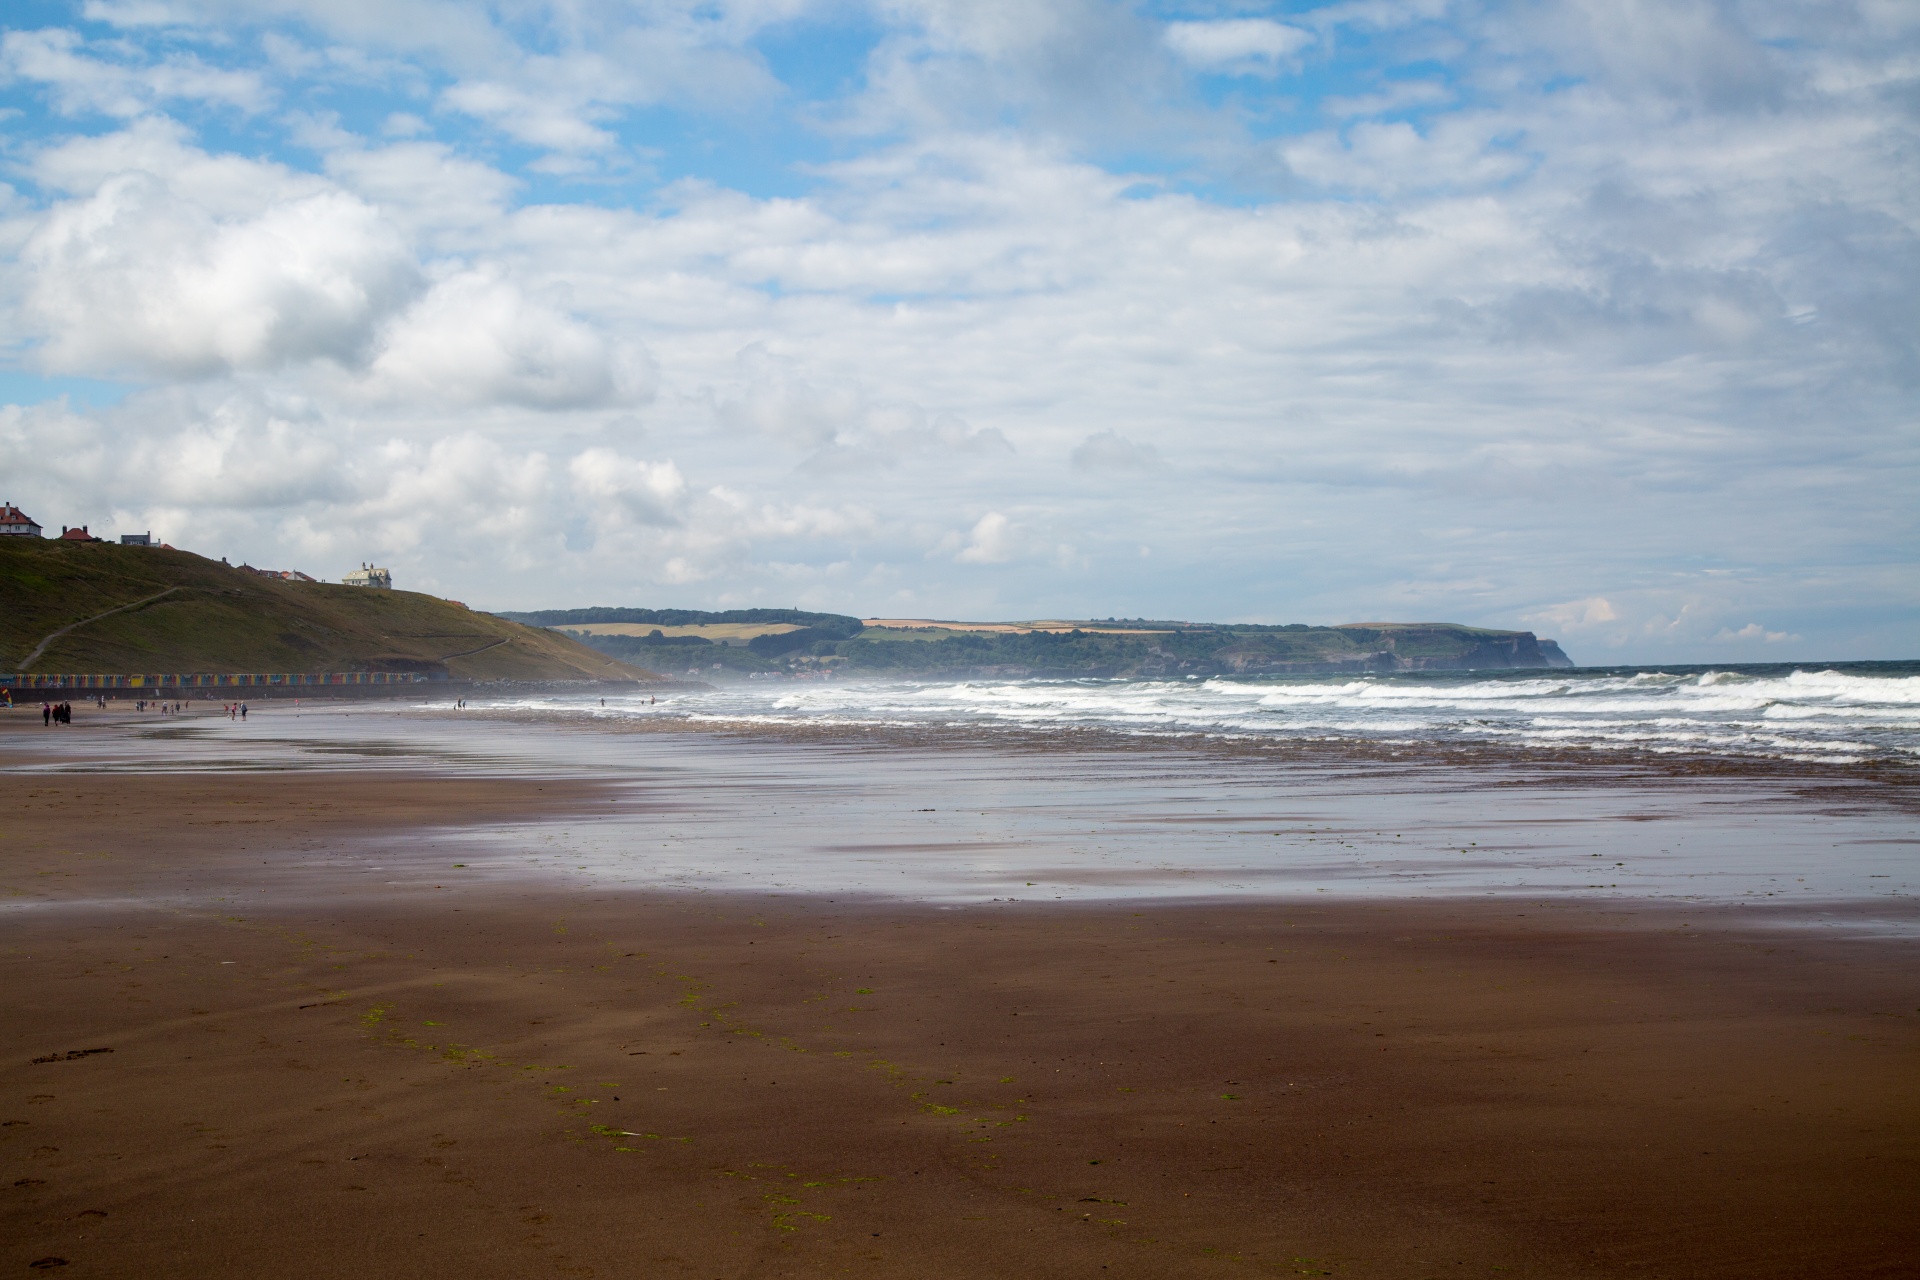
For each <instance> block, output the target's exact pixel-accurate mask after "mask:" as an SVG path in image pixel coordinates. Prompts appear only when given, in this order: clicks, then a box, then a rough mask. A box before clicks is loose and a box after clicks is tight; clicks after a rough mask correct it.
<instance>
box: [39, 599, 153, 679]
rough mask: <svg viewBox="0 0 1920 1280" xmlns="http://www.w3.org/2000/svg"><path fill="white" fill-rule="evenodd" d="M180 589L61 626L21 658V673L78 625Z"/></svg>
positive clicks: (110, 615)
mask: <svg viewBox="0 0 1920 1280" xmlns="http://www.w3.org/2000/svg"><path fill="white" fill-rule="evenodd" d="M180 589H181V588H179V587H168V588H167V589H166V590H165V591H162V592H160V593H159V594H158V595H151V596H148V597H147V598H146V599H144V600H135V601H133V602H132V603H131V604H121V605H115V606H114V607H113V608H111V609H109V610H107V611H106V612H105V613H96V614H94V615H93V616H92V617H91V618H82V619H80V621H78V622H69V623H68V624H67V625H66V626H64V627H62V628H60V629H59V630H58V631H55V632H54V633H53V634H51V635H49V636H47V637H46V638H45V639H43V640H41V641H40V643H39V644H37V645H35V646H34V647H33V652H32V653H30V654H28V655H27V656H26V657H24V658H22V659H21V660H20V671H21V673H22V674H25V673H26V670H27V668H28V667H30V666H32V665H33V664H34V663H35V662H36V661H38V660H39V658H40V655H41V654H43V653H45V652H46V651H47V646H48V645H50V644H52V643H53V642H54V641H55V640H58V639H59V638H60V637H61V636H63V635H65V634H67V632H69V631H72V630H74V629H75V628H77V627H84V626H86V625H87V624H88V623H89V622H98V621H100V619H102V618H109V617H112V616H113V615H114V614H116V613H125V612H126V611H127V610H128V609H138V608H139V607H140V606H141V605H143V604H152V603H153V602H154V601H155V600H158V599H160V597H161V596H170V595H172V594H173V593H174V592H176V591H178V590H180Z"/></svg>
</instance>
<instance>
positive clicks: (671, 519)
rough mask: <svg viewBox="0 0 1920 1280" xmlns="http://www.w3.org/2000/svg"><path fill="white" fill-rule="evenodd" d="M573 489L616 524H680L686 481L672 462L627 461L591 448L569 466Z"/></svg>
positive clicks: (609, 452) (610, 451)
mask: <svg viewBox="0 0 1920 1280" xmlns="http://www.w3.org/2000/svg"><path fill="white" fill-rule="evenodd" d="M567 474H568V476H569V477H570V478H571V480H572V482H573V490H574V492H575V493H577V494H579V495H580V496H581V497H583V498H585V499H586V500H587V501H588V502H589V503H592V504H593V505H594V507H595V510H596V511H597V512H598V513H601V514H603V515H605V516H607V517H609V518H611V519H612V520H614V521H616V522H633V523H638V524H645V525H671V524H677V523H679V521H680V519H681V507H682V504H683V503H684V502H685V500H686V495H687V482H686V479H685V478H684V477H683V476H681V474H680V468H678V467H676V466H675V465H674V464H673V463H672V462H671V461H668V462H647V461H644V460H641V459H638V458H627V457H623V456H622V455H620V454H618V453H616V452H614V451H613V450H612V449H604V448H602V449H588V450H587V451H586V452H585V453H582V454H580V455H579V456H578V457H576V458H574V459H573V461H572V462H570V463H569V464H568V465H567Z"/></svg>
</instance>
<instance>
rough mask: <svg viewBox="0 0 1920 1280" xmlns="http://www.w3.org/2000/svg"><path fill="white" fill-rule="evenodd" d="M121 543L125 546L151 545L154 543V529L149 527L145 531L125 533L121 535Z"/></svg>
mask: <svg viewBox="0 0 1920 1280" xmlns="http://www.w3.org/2000/svg"><path fill="white" fill-rule="evenodd" d="M120 545H121V546H123V547H150V546H152V545H153V530H151V529H149V530H147V531H146V532H145V533H123V534H121V535H120Z"/></svg>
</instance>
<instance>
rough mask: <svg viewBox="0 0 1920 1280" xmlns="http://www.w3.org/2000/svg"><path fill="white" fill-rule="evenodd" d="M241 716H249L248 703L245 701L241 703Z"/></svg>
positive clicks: (244, 717) (243, 717)
mask: <svg viewBox="0 0 1920 1280" xmlns="http://www.w3.org/2000/svg"><path fill="white" fill-rule="evenodd" d="M240 718H241V719H242V720H245V719H246V718H247V704H246V703H244V702H243V703H241V704H240Z"/></svg>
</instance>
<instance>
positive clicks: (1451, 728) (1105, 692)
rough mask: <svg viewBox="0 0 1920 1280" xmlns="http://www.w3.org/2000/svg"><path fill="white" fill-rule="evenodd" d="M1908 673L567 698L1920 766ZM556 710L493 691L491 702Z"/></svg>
mask: <svg viewBox="0 0 1920 1280" xmlns="http://www.w3.org/2000/svg"><path fill="white" fill-rule="evenodd" d="M1911 669H1912V668H1911V667H1907V668H1906V670H1900V671H1895V672H1891V673H1888V674H1872V673H1860V672H1857V671H1840V670H1835V669H1832V668H1807V669H1789V670H1782V669H1779V668H1767V669H1763V670H1740V669H1737V668H1733V669H1728V668H1714V669H1708V670H1702V671H1691V672H1689V671H1669V670H1637V671H1618V670H1613V671H1591V672H1587V671H1579V670H1575V671H1570V672H1569V671H1555V672H1553V673H1551V674H1543V673H1535V672H1526V673H1511V674H1508V673H1497V674H1496V673H1473V672H1463V673H1458V674H1451V673H1448V674H1440V673H1418V674H1412V675H1378V676H1354V677H1350V676H1342V677H1338V678H1334V679H1327V678H1324V677H1322V678H1310V677H1306V678H1303V677H1294V678H1274V677H1262V678H1252V677H1249V678H1235V677H1225V676H1221V677H1213V678H1209V679H1205V680H1088V679H1082V680H1013V679H998V680H890V681H883V680H849V681H845V682H837V681H818V682H808V683H807V684H805V685H804V686H796V685H793V684H779V683H772V682H768V683H760V682H755V683H753V684H751V685H747V684H740V685H730V686H724V687H721V688H717V689H713V690H710V691H700V692H676V693H674V694H672V695H671V696H669V697H666V698H663V699H661V700H660V701H659V702H658V703H654V702H651V701H649V700H643V699H635V698H617V697H609V698H608V699H607V705H606V706H605V707H604V708H603V707H600V706H597V705H592V704H589V705H586V706H584V707H580V708H578V709H580V710H585V711H588V712H590V713H591V714H593V715H594V716H596V717H607V718H614V719H619V718H623V717H627V718H631V717H645V718H649V719H658V718H662V717H664V718H666V719H669V720H677V721H681V722H684V723H687V724H690V725H720V724H732V725H740V726H753V725H763V726H767V727H774V726H783V727H790V726H806V725H812V726H819V727H823V728H842V729H844V728H863V727H864V728H882V727H885V728H899V727H913V726H920V727H928V728H936V727H962V728H964V727H972V728H984V729H995V728H1001V729H1020V730H1025V731H1033V732H1047V731H1053V730H1077V729H1105V730H1108V731H1112V732H1118V733H1125V734H1129V735H1137V734H1149V735H1156V734H1175V735H1179V734H1196V733H1197V734H1207V735H1216V736H1225V737H1235V738H1240V737H1252V738H1261V737H1265V738H1276V739H1288V738H1293V739H1312V740H1316V741H1319V740H1326V739H1342V738H1344V739H1351V740H1365V741H1372V742H1382V743H1410V744H1411V743H1419V742H1430V743H1463V742H1466V743H1470V742H1475V741H1479V742H1487V743H1508V744H1521V745H1528V746H1539V747H1552V748H1557V749H1560V748H1575V747H1589V748H1593V749H1597V750H1621V749H1628V748H1633V749H1641V750H1648V751H1661V752H1669V751H1688V752H1699V753H1708V754H1712V753H1722V754H1729V755H1742V756H1770V757H1778V758H1787V759H1800V760H1809V761H1814V760H1822V761H1833V760H1843V759H1844V760H1859V759H1889V758H1891V759H1900V760H1907V761H1912V760H1916V759H1920V675H1912V674H1907V673H1906V671H1907V670H1911ZM650 697H651V695H649V698H650ZM596 701H597V700H596ZM565 703H566V700H565V699H558V700H541V699H503V700H501V701H500V702H499V703H498V704H489V705H500V706H513V707H533V706H543V707H549V708H551V707H554V706H555V705H556V704H565Z"/></svg>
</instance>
